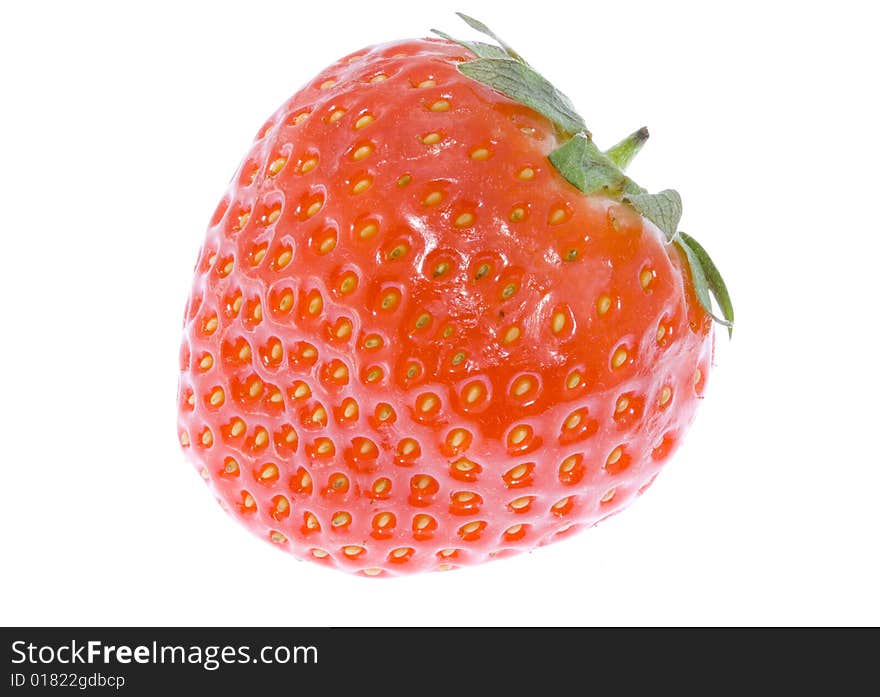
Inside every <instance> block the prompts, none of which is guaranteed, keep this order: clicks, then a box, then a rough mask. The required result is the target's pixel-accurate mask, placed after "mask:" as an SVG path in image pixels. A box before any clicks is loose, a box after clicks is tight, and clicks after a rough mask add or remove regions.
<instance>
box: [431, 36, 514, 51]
mask: <svg viewBox="0 0 880 697" xmlns="http://www.w3.org/2000/svg"><path fill="white" fill-rule="evenodd" d="M431 32H432V33H434V34H436V35H437V36H439V37H440V38H441V39H446V40H447V41H451V42H452V43H454V44H458V45H459V46H463V47H464V48H466V49H468V50H469V51H471V52H472V53H474V54H475V55H476V56H477V57H478V58H510V57H511V56H510V55H509V54H508V53H507V51H505V50H504V49H503V48H499V47H498V46H493V45H492V44H485V43H483V42H482V41H463V40H461V39H455V38H453V37H451V36H449V34H447V33H446V32H442V31H440V30H439V29H432V30H431Z"/></svg>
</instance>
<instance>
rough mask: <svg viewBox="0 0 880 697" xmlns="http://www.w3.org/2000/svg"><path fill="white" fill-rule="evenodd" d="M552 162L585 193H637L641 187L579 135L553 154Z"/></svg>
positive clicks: (551, 155)
mask: <svg viewBox="0 0 880 697" xmlns="http://www.w3.org/2000/svg"><path fill="white" fill-rule="evenodd" d="M549 159H550V162H551V163H552V164H553V166H554V167H555V168H556V169H557V170H558V171H559V173H560V174H561V175H562V176H563V177H565V179H566V180H567V181H568V182H569V183H570V184H572V185H573V186H574V187H576V188H577V189H579V190H580V191H583V192H584V193H585V194H592V193H596V192H599V191H603V192H607V193H611V194H620V193H623V192H630V193H633V194H636V193H638V192H640V191H642V189H641V188H639V186H638V185H637V184H636V183H635V182H634V181H633V180H632V179H630V178H629V177H627V176H626V175H625V174H624V173H623V172H621V171H620V169H619V168H618V167H617V165H615V164H614V163H613V162H612V161H611V160H610V159H609V158H608V156H607V155H605V153H603V152H602V151H601V150H599V148H597V147H596V144H595V143H594V142H593V141H592V139H591V138H589V137H588V136H585V135H583V134H582V133H578V134H577V135H575V136H573V137H572V138H570V139H569V140H568V141H566V142H565V143H563V144H562V145H560V146H559V147H558V148H556V150H554V151H553V152H551V153H550V155H549Z"/></svg>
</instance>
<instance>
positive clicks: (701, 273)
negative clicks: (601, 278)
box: [431, 12, 734, 336]
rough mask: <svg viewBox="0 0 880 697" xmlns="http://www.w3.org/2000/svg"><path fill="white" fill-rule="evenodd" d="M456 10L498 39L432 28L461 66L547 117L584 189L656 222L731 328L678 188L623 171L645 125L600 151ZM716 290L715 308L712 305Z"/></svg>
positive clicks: (702, 295) (547, 89) (557, 159)
mask: <svg viewBox="0 0 880 697" xmlns="http://www.w3.org/2000/svg"><path fill="white" fill-rule="evenodd" d="M456 14H457V15H458V16H459V17H460V18H461V19H462V20H464V22H465V23H467V24H468V26H470V27H471V28H472V29H475V30H476V31H478V32H480V33H481V34H483V35H485V36H488V37H489V38H490V39H492V40H493V41H494V42H495V44H490V43H486V42H482V41H465V40H459V39H455V38H453V37H451V36H449V35H448V34H446V33H444V32H441V31H438V30H436V29H432V30H431V31H432V32H433V33H434V34H436V35H438V36H440V37H441V38H443V39H446V40H448V41H452V42H454V43H457V44H459V45H461V46H463V47H464V48H467V49H468V50H469V51H471V52H472V53H473V54H474V55H476V56H477V58H476V59H475V60H472V61H467V62H464V63H461V64H460V65H459V66H458V70H459V72H461V73H462V74H463V75H465V76H467V77H469V78H471V79H472V80H475V81H477V82H479V83H481V84H484V85H486V86H488V87H491V88H492V89H494V90H496V91H498V92H500V93H501V94H503V95H505V96H507V97H509V98H510V99H513V100H514V101H516V102H519V103H520V104H523V105H525V106H527V107H530V108H531V109H533V110H535V111H536V112H538V113H539V114H542V115H543V116H545V117H547V118H548V119H549V120H550V121H551V122H552V123H553V124H554V126H555V127H556V130H557V132H558V134H559V136H560V138H561V140H563V141H564V142H563V144H562V145H560V146H559V147H558V148H556V150H554V151H553V152H551V153H550V155H549V160H550V162H551V164H552V165H553V166H554V167H555V168H556V170H557V171H558V172H559V173H560V174H561V175H562V176H563V177H564V178H565V179H566V180H567V181H568V182H569V183H570V184H571V185H572V186H574V187H575V188H577V189H578V190H579V191H581V192H583V193H584V194H594V193H603V194H605V195H608V196H611V197H613V198H616V199H618V200H620V201H622V202H623V203H626V204H628V205H629V206H631V207H632V208H633V209H634V210H635V211H636V212H637V213H639V214H640V215H641V216H643V217H644V218H646V219H647V220H649V221H650V222H652V223H653V224H654V225H655V226H657V228H659V229H660V231H661V232H662V233H663V235H664V236H665V239H666V243H667V244H674V245H676V246H677V247H678V248H679V249H680V250H681V251H682V252H683V254H684V256H685V259H686V260H687V263H688V266H689V268H690V272H691V279H692V282H693V284H694V290H695V292H696V296H697V299H698V300H699V302H700V305H702V307H703V309H704V310H705V311H706V312H707V313H708V314H709V316H710V317H712V319H713V320H715V321H716V322H718V323H719V324H721V325H723V326H725V327H727V329H728V333H729V334H730V335H731V336H732V334H733V318H734V313H733V304H732V302H731V299H730V293H729V292H728V290H727V286H726V284H725V283H724V279H723V278H722V277H721V273H720V272H719V271H718V267H717V266H716V265H715V263H714V262H713V261H712V259H711V257H710V256H709V254H708V252H706V250H705V249H704V248H703V247H702V245H700V244H699V243H698V242H697V241H696V240H695V239H694V238H693V237H691V236H690V235H687V234H685V233H684V232H681V231H680V230H679V229H678V224H679V221H680V220H681V214H682V203H681V196H679V194H678V192H676V191H675V190H673V189H666V190H663V191H660V192H659V193H655V194H652V193H648V192H647V191H646V190H645V189H643V188H642V187H640V186H639V185H638V184H636V182H634V181H633V180H632V179H631V178H630V177H628V176H627V175H626V174H624V170H625V169H626V167H627V166H628V165H629V164H630V162H632V160H633V158H635V156H636V155H637V154H638V152H639V150H641V148H642V146H643V145H644V144H645V141H647V139H648V130H647V128H640V129H639V130H637V131H635V132H634V133H632V134H630V135H629V136H627V137H626V138H624V139H623V140H621V141H620V142H619V143H617V144H616V145H613V146H612V147H611V148H609V149H608V150H605V151H604V152H603V151H602V150H600V149H599V147H598V146H597V145H596V144H595V143H594V142H593V136H592V134H591V133H590V131H589V129H588V128H587V126H586V123H585V122H584V119H583V118H582V117H581V115H580V114H579V113H578V112H577V110H576V109H575V107H574V105H573V104H572V102H571V100H570V99H569V98H568V97H567V96H566V95H565V94H564V93H563V92H561V91H559V90H558V89H557V88H556V87H555V86H554V85H553V84H552V83H550V82H549V81H548V80H547V79H546V78H544V77H543V76H542V75H541V74H540V73H538V72H537V71H536V70H535V69H534V68H533V67H532V66H531V65H529V64H528V63H527V62H526V60H525V59H524V58H523V57H522V56H521V55H520V54H519V53H518V52H517V51H515V50H514V49H513V48H511V46H510V45H509V44H508V43H506V42H505V41H504V40H502V39H501V38H500V37H499V36H498V35H497V34H495V32H493V31H492V30H491V29H489V27H487V26H486V25H485V24H484V23H483V22H480V21H479V20H476V19H474V18H472V17H469V16H467V15H465V14H462V13H461V12H458V13H456ZM713 298H714V300H715V304H716V305H717V307H718V310H719V311H720V313H719V312H717V311H716V310H715V308H714V306H713V303H712V299H713Z"/></svg>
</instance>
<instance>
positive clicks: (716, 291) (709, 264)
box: [675, 232, 733, 337]
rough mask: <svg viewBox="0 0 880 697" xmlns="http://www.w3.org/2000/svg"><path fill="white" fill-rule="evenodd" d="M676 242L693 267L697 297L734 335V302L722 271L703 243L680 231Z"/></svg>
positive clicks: (710, 314)
mask: <svg viewBox="0 0 880 697" xmlns="http://www.w3.org/2000/svg"><path fill="white" fill-rule="evenodd" d="M675 243H676V244H677V245H678V246H679V247H680V248H681V250H682V251H683V252H684V253H685V256H686V257H687V260H688V265H689V266H690V268H691V278H692V279H693V282H694V290H695V291H696V293H697V299H698V300H699V301H700V305H702V306H703V309H704V310H705V311H706V312H708V313H709V316H710V317H711V318H712V319H714V320H715V321H716V322H718V323H719V324H723V325H724V326H725V327H727V332H728V335H729V336H731V337H732V336H733V303H732V302H731V300H730V294H729V293H728V291H727V285H726V284H725V283H724V279H723V278H721V273H720V272H719V271H718V267H717V266H715V262H713V261H712V258H711V257H710V256H709V253H708V252H707V251H706V250H705V249H703V247H702V245H701V244H700V243H699V242H697V241H696V240H695V239H694V238H693V237H691V236H690V235H686V234H685V233H683V232H679V233H678V235H677V236H676V238H675ZM710 293H711V294H712V296H714V298H715V301H716V302H717V303H718V307H719V309H720V310H721V314H722V316H723V319H722V317H718V315H716V314H715V312H714V310H713V308H712V299H711V298H710V297H709V294H710Z"/></svg>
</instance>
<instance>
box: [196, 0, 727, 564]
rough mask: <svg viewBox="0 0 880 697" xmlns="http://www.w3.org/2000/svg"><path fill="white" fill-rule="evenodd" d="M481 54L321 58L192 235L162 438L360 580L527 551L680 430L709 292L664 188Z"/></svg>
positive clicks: (251, 509)
mask: <svg viewBox="0 0 880 697" xmlns="http://www.w3.org/2000/svg"><path fill="white" fill-rule="evenodd" d="M463 18H464V19H465V20H466V21H467V22H468V23H469V24H470V25H471V26H472V27H474V28H475V29H477V30H479V31H481V32H483V33H484V34H487V35H488V36H489V37H490V38H492V39H494V40H495V41H496V42H497V44H490V43H483V42H458V41H456V40H453V39H451V38H450V37H448V36H446V35H445V34H440V33H439V32H436V33H438V34H440V37H441V38H432V39H422V40H410V41H400V42H396V43H388V44H383V45H379V46H374V47H371V48H367V49H364V50H361V51H358V52H356V53H353V54H351V55H349V56H347V57H346V58H344V59H342V60H340V61H339V62H337V63H335V64H333V65H331V66H330V67H329V68H327V69H326V70H325V71H323V72H322V73H320V74H319V75H318V76H317V77H316V78H315V79H313V80H312V81H311V82H309V83H308V84H307V85H306V86H305V87H304V88H303V89H301V90H300V91H299V92H298V93H297V94H295V95H294V96H293V97H292V98H291V99H290V100H288V101H287V102H286V103H285V104H284V105H283V106H282V107H281V108H280V109H278V111H276V112H275V114H274V115H272V116H271V117H270V118H269V120H268V121H267V122H266V124H265V125H264V126H263V127H262V128H261V129H260V131H259V133H258V135H257V137H256V140H255V142H254V144H253V145H252V147H251V149H250V152H248V154H247V155H246V156H245V158H244V161H243V163H242V164H241V166H240V168H239V169H238V172H237V173H236V175H235V176H234V178H233V180H232V182H231V184H230V186H229V190H228V191H227V193H226V195H225V196H224V197H223V199H222V201H221V202H220V205H219V206H218V207H217V209H216V211H215V213H214V215H213V217H212V218H211V221H210V225H209V227H208V231H207V236H206V239H205V242H204V246H203V249H202V251H201V255H200V257H199V260H198V263H197V266H196V272H195V280H194V283H193V288H192V294H191V297H190V299H189V303H188V306H187V310H186V316H185V337H184V341H183V347H182V350H181V376H180V394H179V434H180V440H181V443H182V445H183V447H184V449H185V451H186V452H187V454H188V457H189V459H190V460H191V461H192V462H193V463H194V464H195V465H196V466H197V468H199V469H200V471H201V473H202V476H203V477H204V479H205V480H206V481H207V482H208V483H209V485H210V487H211V489H212V490H213V492H214V494H215V495H216V496H217V498H218V499H219V501H220V503H221V504H222V505H223V506H224V508H225V509H226V510H227V511H228V512H229V513H230V514H232V515H233V516H234V517H236V518H237V519H238V520H239V521H240V522H241V523H243V524H244V525H246V526H247V527H248V528H249V529H250V530H252V531H253V532H254V533H256V534H257V535H259V536H260V537H262V538H264V539H265V540H267V541H269V542H271V543H273V544H275V545H277V546H278V547H280V548H282V549H284V550H287V551H289V552H292V553H293V554H295V555H296V556H297V557H300V558H305V559H311V560H314V561H317V562H319V563H321V564H324V565H328V566H334V567H337V568H341V569H344V570H348V571H351V572H358V573H362V574H366V575H379V574H385V575H396V574H401V573H408V572H414V571H422V570H429V569H448V568H452V567H457V566H460V565H466V564H474V563H477V562H481V561H484V560H487V559H490V558H493V557H500V556H505V555H507V554H511V553H514V552H519V551H523V550H529V549H532V548H534V547H536V546H539V545H543V544H546V543H549V542H553V541H555V540H558V539H560V538H562V537H564V536H567V535H569V534H571V533H572V532H573V531H575V530H577V529H580V528H584V527H588V526H591V525H594V524H596V523H597V522H599V521H600V520H602V519H604V518H607V517H608V516H609V515H611V514H613V513H616V512H618V511H619V510H621V509H622V508H624V507H625V506H626V505H628V504H629V503H630V502H632V501H633V500H634V499H635V498H636V497H637V496H639V495H640V494H641V493H642V492H643V491H645V489H646V488H647V487H648V486H649V485H650V484H651V482H652V481H653V480H654V477H655V476H656V474H657V472H658V471H659V469H660V468H661V467H662V465H663V464H664V463H665V462H666V461H667V459H668V458H669V456H670V455H671V454H672V452H673V451H674V450H675V448H676V446H677V445H678V444H679V443H680V442H681V439H682V437H683V436H684V434H685V431H686V430H687V428H688V426H689V424H690V422H691V420H692V417H693V415H694V410H695V408H696V405H697V402H698V400H699V399H700V397H701V396H702V394H703V390H704V388H705V385H706V379H707V376H708V371H709V364H710V361H711V357H712V349H713V333H712V327H711V325H712V320H713V308H712V304H711V297H710V295H714V296H715V299H716V301H717V303H718V305H719V306H720V308H721V312H722V314H723V317H718V318H717V319H718V320H719V321H720V322H722V323H723V324H725V325H727V326H730V324H731V320H732V316H733V312H732V308H731V306H730V300H729V297H728V294H727V291H726V289H725V287H724V283H723V281H722V280H721V278H720V275H719V274H718V272H717V269H716V268H715V266H714V264H713V263H712V262H711V259H710V258H709V257H708V255H707V254H706V252H705V250H704V249H703V248H702V247H701V246H700V245H699V244H698V243H696V241H694V240H693V238H691V237H689V236H687V235H686V234H685V233H682V232H679V231H678V229H677V225H678V220H679V217H680V214H681V200H680V198H679V196H678V194H676V193H675V192H674V191H664V192H661V193H659V194H648V193H647V192H645V190H643V189H642V188H640V187H639V186H638V185H636V184H635V183H634V182H633V181H632V180H631V179H630V178H629V177H627V176H626V175H625V174H624V172H623V170H624V168H625V166H626V164H627V163H628V162H629V160H631V159H632V157H633V156H634V155H635V154H636V152H637V151H638V149H639V148H640V147H641V144H642V143H643V142H644V140H645V138H646V137H647V131H645V130H644V129H641V130H639V131H637V132H636V133H634V134H633V135H632V136H630V137H628V138H626V139H624V140H623V141H621V142H620V143H619V144H618V145H616V146H614V147H613V148H611V149H610V150H608V151H606V152H602V151H600V150H599V149H598V148H597V147H596V146H595V145H594V143H593V140H592V136H591V135H590V133H589V131H588V130H587V128H586V126H585V125H584V122H583V120H582V119H581V117H580V116H579V115H578V114H577V112H575V111H574V109H573V107H572V106H571V103H570V101H569V100H568V99H567V98H566V97H565V96H564V95H563V94H562V93H560V92H559V91H558V90H556V89H555V88H554V87H553V86H552V85H551V84H550V83H549V82H547V81H546V80H545V79H544V78H543V77H541V76H540V75H539V74H538V73H537V72H535V71H534V69H533V68H531V66H529V65H528V64H527V63H526V62H525V61H524V60H523V59H522V57H521V56H520V55H519V54H518V53H517V52H515V51H514V50H513V49H511V48H510V47H509V46H508V45H507V44H505V43H504V42H503V41H501V40H500V39H498V37H496V36H495V35H494V34H493V33H492V32H491V31H490V30H489V29H488V28H487V27H486V26H485V25H483V24H481V23H479V22H477V21H476V20H473V19H471V18H469V17H463Z"/></svg>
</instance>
